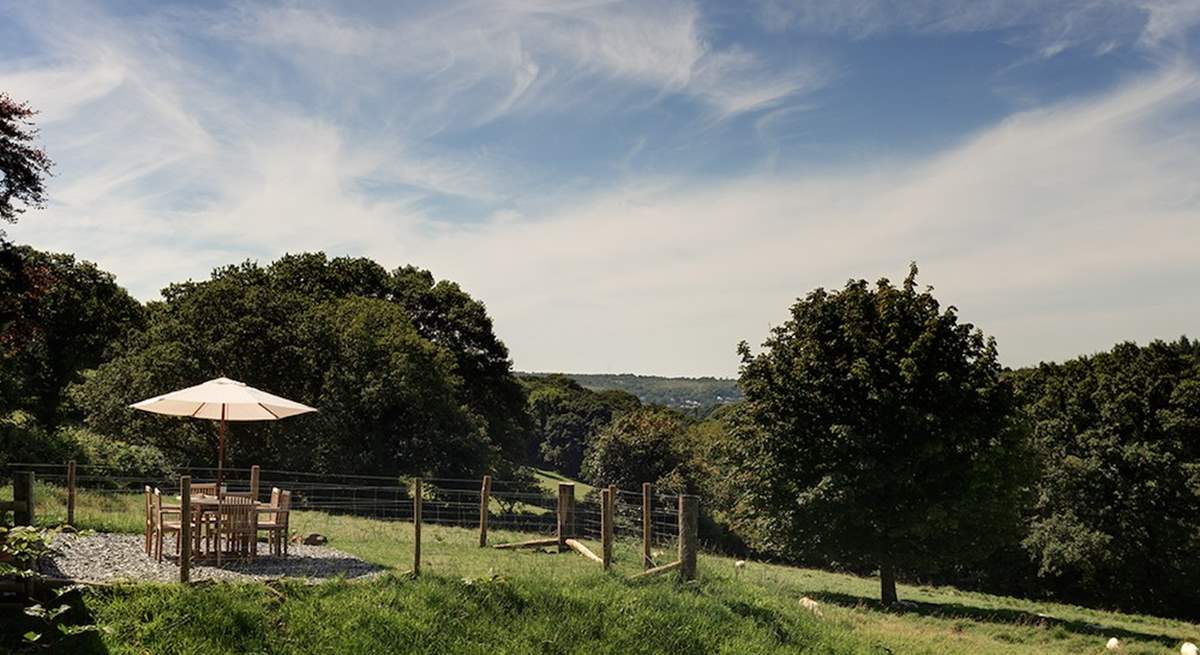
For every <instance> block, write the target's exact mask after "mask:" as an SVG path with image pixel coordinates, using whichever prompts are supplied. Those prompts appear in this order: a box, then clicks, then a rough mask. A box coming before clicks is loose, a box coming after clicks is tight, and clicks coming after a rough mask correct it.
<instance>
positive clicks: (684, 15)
mask: <svg viewBox="0 0 1200 655" xmlns="http://www.w3.org/2000/svg"><path fill="white" fill-rule="evenodd" d="M382 20H383V24H380V23H381V19H379V18H373V19H371V20H367V19H366V18H361V17H358V18H356V17H353V16H345V15H341V14H335V13H332V12H330V11H328V10H325V9H317V8H309V7H297V6H294V5H284V6H274V7H264V6H255V7H254V8H253V9H251V10H248V11H246V12H243V13H239V14H237V15H235V16H234V17H232V18H229V19H227V20H225V21H221V22H218V23H217V24H216V25H215V26H214V27H213V32H214V33H215V34H218V35H221V36H223V37H225V38H230V39H235V40H240V41H246V42H251V43H255V44H258V45H260V46H264V47H269V48H272V49H273V50H274V51H276V52H278V53H279V54H280V55H281V56H284V57H288V58H291V59H293V60H295V61H296V62H298V63H299V65H301V66H302V67H303V68H304V70H305V71H306V73H307V74H310V75H312V76H314V77H315V78H316V79H328V80H331V81H336V82H337V83H338V84H342V83H344V82H345V78H344V76H345V75H347V74H348V75H351V76H356V75H360V76H366V77H370V78H372V79H375V80H379V78H380V75H383V76H385V77H387V78H392V79H396V80H398V81H399V80H405V79H413V78H421V77H423V78H426V79H436V80H437V81H438V82H439V83H438V85H437V90H436V92H435V97H434V98H432V99H431V98H425V99H424V102H422V105H423V106H424V107H425V108H426V110H425V111H424V112H423V113H429V114H436V115H438V116H445V114H446V112H447V111H450V112H451V113H452V115H453V117H455V118H457V119H459V120H466V121H467V122H470V123H473V124H480V123H484V122H488V121H491V120H495V119H497V118H499V117H501V116H504V115H508V114H510V113H513V112H516V111H521V110H524V111H535V112H540V111H552V110H553V111H561V110H566V109H571V110H575V111H579V110H581V109H583V108H587V107H592V108H593V109H597V108H599V109H603V110H605V111H613V110H616V109H617V108H618V107H620V106H621V104H620V103H615V104H614V103H613V102H612V100H613V99H625V98H628V97H629V94H630V93H631V92H633V91H636V90H639V89H641V90H647V91H650V92H652V93H654V94H658V95H659V96H662V95H669V94H682V95H685V96H690V97H693V98H695V99H697V100H699V101H701V102H703V103H707V104H708V105H709V106H710V107H711V108H712V109H713V110H715V112H716V113H717V115H718V116H719V117H728V116H732V115H735V114H739V113H744V112H749V111H754V110H756V109H759V108H762V107H766V106H770V105H772V104H775V103H777V102H779V101H780V100H782V99H783V98H787V97H789V96H792V95H794V94H798V93H803V92H806V91H810V90H812V89H815V88H819V87H820V86H822V85H823V84H825V83H826V82H827V80H828V79H829V77H830V71H831V69H830V68H829V66H828V65H826V64H824V63H822V62H817V61H805V62H793V63H792V64H791V65H789V66H788V67H786V68H783V69H776V68H772V67H770V66H768V65H767V64H766V62H765V61H763V60H762V59H761V58H760V57H759V56H758V55H756V54H754V53H753V52H751V51H749V50H746V49H745V48H744V47H716V46H714V45H713V44H712V43H711V42H710V40H709V39H708V38H706V35H705V32H706V28H705V25H704V22H703V20H702V16H701V15H700V13H699V11H698V10H697V8H696V7H695V5H693V4H692V3H691V2H685V1H677V0H667V1H664V2H655V3H633V2H628V3H621V2H574V3H544V2H528V3H525V2H505V3H500V2H485V3H471V2H467V3H452V4H446V5H436V6H435V8H433V9H424V10H422V9H412V8H408V10H407V11H406V12H405V13H404V15H403V16H401V17H398V18H394V19H382ZM331 57H332V58H334V61H331ZM344 57H352V58H353V67H347V66H345V62H344V61H341V60H340V59H338V58H344ZM353 69H358V72H356V71H355V70H353ZM334 71H336V72H334ZM464 105H466V106H465V107H464ZM418 111H420V110H418ZM419 122H420V124H421V125H422V126H423V127H424V128H425V129H428V130H431V131H435V130H437V129H441V128H443V127H445V126H446V124H447V123H451V122H452V121H449V120H447V121H442V122H440V123H439V122H438V121H436V120H434V119H433V118H432V117H430V116H423V117H422V120H421V121H419Z"/></svg>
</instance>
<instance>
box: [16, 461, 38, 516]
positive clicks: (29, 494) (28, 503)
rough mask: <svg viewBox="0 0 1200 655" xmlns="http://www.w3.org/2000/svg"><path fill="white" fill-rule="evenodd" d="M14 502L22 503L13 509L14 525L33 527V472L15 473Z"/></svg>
mask: <svg viewBox="0 0 1200 655" xmlns="http://www.w3.org/2000/svg"><path fill="white" fill-rule="evenodd" d="M13 501H14V502H16V503H20V507H19V508H14V509H13V525H33V519H34V506H33V505H34V499H33V471H17V472H15V473H13Z"/></svg>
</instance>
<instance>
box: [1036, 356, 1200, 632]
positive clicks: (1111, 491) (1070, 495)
mask: <svg viewBox="0 0 1200 655" xmlns="http://www.w3.org/2000/svg"><path fill="white" fill-rule="evenodd" d="M1021 373H1022V375H1020V376H1018V382H1017V390H1018V394H1019V395H1018V398H1019V399H1020V401H1021V404H1022V406H1023V408H1024V411H1025V412H1026V413H1027V415H1028V417H1029V420H1030V421H1031V422H1032V423H1033V426H1034V430H1033V441H1034V445H1035V447H1036V450H1037V453H1038V455H1039V460H1040V462H1041V467H1042V473H1041V475H1040V477H1039V479H1038V483H1037V487H1036V492H1037V493H1036V494H1035V498H1036V504H1035V505H1034V506H1033V511H1032V516H1031V527H1030V533H1029V536H1028V538H1027V539H1026V540H1025V546H1026V547H1027V548H1028V550H1029V553H1030V554H1031V555H1032V557H1033V560H1034V562H1035V563H1036V565H1037V567H1038V574H1039V576H1040V577H1041V578H1042V580H1043V584H1045V585H1047V586H1049V587H1050V588H1051V589H1052V590H1053V591H1055V592H1056V593H1057V594H1058V595H1060V596H1062V597H1065V598H1067V599H1070V600H1074V601H1077V602H1079V601H1082V602H1090V603H1103V604H1104V605H1106V606H1120V607H1124V608H1127V609H1130V610H1134V609H1136V610H1137V611H1141V612H1146V611H1154V612H1162V613H1167V614H1178V613H1180V612H1184V613H1186V614H1188V615H1190V616H1191V617H1192V618H1195V616H1196V609H1195V608H1197V607H1200V603H1198V599H1197V595H1196V590H1197V589H1200V564H1198V563H1197V559H1196V556H1195V555H1196V553H1197V552H1198V551H1200V532H1197V530H1196V517H1197V516H1200V341H1193V340H1189V339H1187V338H1186V337H1185V338H1181V339H1179V340H1178V341H1175V342H1171V343H1165V342H1162V341H1155V342H1152V343H1150V344H1148V345H1146V346H1144V347H1138V346H1137V345H1136V344H1133V343H1122V344H1118V345H1117V346H1116V347H1114V348H1113V349H1112V350H1111V351H1109V352H1104V353H1100V354H1097V355H1093V356H1087V357H1080V358H1077V359H1073V360H1070V361H1067V362H1064V363H1062V364H1042V365H1040V366H1038V367H1037V368H1035V369H1028V370H1025V371H1022V372H1021Z"/></svg>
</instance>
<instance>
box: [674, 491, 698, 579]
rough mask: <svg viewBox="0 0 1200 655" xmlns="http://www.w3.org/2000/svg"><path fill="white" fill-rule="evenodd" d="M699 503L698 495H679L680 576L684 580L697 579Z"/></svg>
mask: <svg viewBox="0 0 1200 655" xmlns="http://www.w3.org/2000/svg"><path fill="white" fill-rule="evenodd" d="M699 505H700V499H699V498H698V497H696V496H689V495H680V496H679V576H680V577H681V578H683V579H684V581H688V580H695V579H696V549H697V543H696V542H697V541H698V537H697V529H698V526H697V519H698V514H699Z"/></svg>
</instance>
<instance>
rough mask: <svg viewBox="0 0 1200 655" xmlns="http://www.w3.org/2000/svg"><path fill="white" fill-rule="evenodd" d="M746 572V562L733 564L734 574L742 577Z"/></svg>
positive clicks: (739, 561)
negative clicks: (743, 572)
mask: <svg viewBox="0 0 1200 655" xmlns="http://www.w3.org/2000/svg"><path fill="white" fill-rule="evenodd" d="M744 570H746V560H744V559H740V560H738V561H736V562H734V563H733V572H734V574H735V575H741V573H742V571H744Z"/></svg>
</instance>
